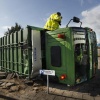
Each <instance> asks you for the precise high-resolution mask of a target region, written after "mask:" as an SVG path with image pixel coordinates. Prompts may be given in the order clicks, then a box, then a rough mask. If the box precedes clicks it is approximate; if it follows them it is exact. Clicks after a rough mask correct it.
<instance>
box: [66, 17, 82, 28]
mask: <svg viewBox="0 0 100 100" xmlns="http://www.w3.org/2000/svg"><path fill="white" fill-rule="evenodd" d="M72 20H73V22H75V23H79V22H80V23H81V24H80V27H81V25H82V22H81V21H80V19H79V18H78V17H73V19H71V20H70V21H69V22H68V24H67V25H66V27H68V25H69V23H70V22H71V21H72Z"/></svg>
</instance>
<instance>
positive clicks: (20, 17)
mask: <svg viewBox="0 0 100 100" xmlns="http://www.w3.org/2000/svg"><path fill="white" fill-rule="evenodd" d="M58 11H59V12H61V14H62V16H63V19H62V25H61V27H65V26H66V24H67V23H68V21H69V20H70V19H71V18H73V16H77V17H79V18H80V19H81V21H82V22H83V27H85V26H88V27H91V28H93V29H94V31H96V33H97V38H98V42H100V40H99V38H100V36H99V34H100V0H0V37H1V36H3V34H4V32H6V31H7V28H10V27H11V26H14V25H15V23H16V22H17V23H18V24H20V25H21V26H22V27H23V28H25V27H26V26H27V25H32V26H37V27H43V26H44V24H45V22H46V20H47V18H48V17H49V16H50V14H52V13H55V12H58ZM72 25H74V24H73V23H72ZM75 25H76V24H75ZM77 25H78V24H77Z"/></svg>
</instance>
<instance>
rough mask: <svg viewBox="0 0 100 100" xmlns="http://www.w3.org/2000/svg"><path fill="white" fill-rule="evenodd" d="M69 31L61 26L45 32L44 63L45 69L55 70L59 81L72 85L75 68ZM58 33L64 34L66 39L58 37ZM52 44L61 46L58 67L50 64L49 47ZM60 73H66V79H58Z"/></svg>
mask: <svg viewBox="0 0 100 100" xmlns="http://www.w3.org/2000/svg"><path fill="white" fill-rule="evenodd" d="M71 33H72V32H71V29H70V28H62V29H58V30H56V31H53V32H52V31H51V32H48V33H47V34H46V51H47V52H46V61H47V62H46V65H47V69H50V70H55V72H56V75H57V77H58V79H59V82H61V83H65V84H70V85H73V84H74V83H75V69H74V48H73V35H72V34H71ZM58 34H64V35H65V36H66V39H61V38H58ZM53 46H59V47H60V48H61V66H60V67H57V66H52V64H51V48H52V47H53ZM56 56H57V55H56ZM62 74H66V76H67V78H66V80H60V76H61V75H62Z"/></svg>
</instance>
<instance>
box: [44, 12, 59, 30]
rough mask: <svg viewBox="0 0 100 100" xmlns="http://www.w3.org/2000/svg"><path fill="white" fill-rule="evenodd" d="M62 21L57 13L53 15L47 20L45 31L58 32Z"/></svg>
mask: <svg viewBox="0 0 100 100" xmlns="http://www.w3.org/2000/svg"><path fill="white" fill-rule="evenodd" d="M60 21H61V16H58V15H57V14H56V13H55V14H52V15H51V16H50V17H49V19H48V20H47V22H46V24H45V26H44V29H47V30H51V31H52V30H56V29H58V28H59V23H58V22H60Z"/></svg>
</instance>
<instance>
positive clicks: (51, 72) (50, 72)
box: [40, 70, 55, 76]
mask: <svg viewBox="0 0 100 100" xmlns="http://www.w3.org/2000/svg"><path fill="white" fill-rule="evenodd" d="M40 74H43V75H52V76H55V70H40Z"/></svg>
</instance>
